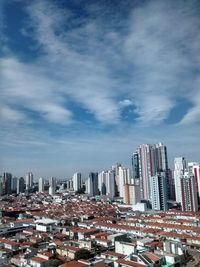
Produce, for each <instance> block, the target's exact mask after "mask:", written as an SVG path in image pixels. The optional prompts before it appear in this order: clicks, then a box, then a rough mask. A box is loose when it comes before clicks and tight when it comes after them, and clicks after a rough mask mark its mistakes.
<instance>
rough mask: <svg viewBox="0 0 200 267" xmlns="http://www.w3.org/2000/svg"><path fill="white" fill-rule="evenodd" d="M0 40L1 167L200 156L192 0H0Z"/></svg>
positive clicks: (55, 172) (199, 30) (198, 24)
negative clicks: (156, 153) (147, 151)
mask: <svg viewBox="0 0 200 267" xmlns="http://www.w3.org/2000/svg"><path fill="white" fill-rule="evenodd" d="M0 38H1V48H0V172H1V173H2V172H5V171H6V172H11V173H13V175H16V176H24V175H25V174H26V173H27V172H28V171H32V172H33V174H34V176H35V177H40V176H43V177H50V176H55V177H57V178H62V179H63V178H70V177H71V176H72V175H73V173H75V172H77V171H80V172H83V173H84V175H85V176H87V173H88V172H89V171H101V170H104V169H109V168H110V166H111V165H114V164H115V163H116V162H120V163H122V164H123V165H124V166H126V167H130V166H131V155H132V153H133V152H134V151H135V150H136V148H137V147H138V146H139V145H140V144H142V143H150V144H154V143H159V142H162V143H164V144H165V145H166V146H167V149H168V157H169V163H170V167H171V168H172V169H173V160H174V157H177V156H184V157H186V159H187V160H188V161H200V134H199V131H200V2H199V1H198V0H196V1H195V0H190V1H184V0H180V1H179V0H176V1H174V0H171V1H170V0H166V1H162V0H160V1H156V0H152V1H151V0H148V1H143V0H123V1H121V0H98V1H95V0H68V1H65V0H32V1H28V0H27V1H26V0H9V1H7V0H3V1H1V4H0Z"/></svg>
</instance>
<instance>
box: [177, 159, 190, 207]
mask: <svg viewBox="0 0 200 267" xmlns="http://www.w3.org/2000/svg"><path fill="white" fill-rule="evenodd" d="M186 167H187V166H186V160H185V158H183V157H177V158H175V159H174V183H175V195H176V202H178V203H181V177H182V176H183V175H184V172H185V170H186Z"/></svg>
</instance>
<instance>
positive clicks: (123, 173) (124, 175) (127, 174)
mask: <svg viewBox="0 0 200 267" xmlns="http://www.w3.org/2000/svg"><path fill="white" fill-rule="evenodd" d="M131 178H132V176H131V170H130V169H129V168H125V167H122V166H120V167H119V196H120V197H124V185H125V184H131Z"/></svg>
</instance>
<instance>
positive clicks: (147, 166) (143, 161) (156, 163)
mask: <svg viewBox="0 0 200 267" xmlns="http://www.w3.org/2000/svg"><path fill="white" fill-rule="evenodd" d="M132 166H133V176H134V178H137V176H138V171H139V179H140V190H141V199H146V200H151V190H150V177H152V176H154V175H155V174H156V173H157V172H161V171H165V172H166V171H167V170H168V159H167V148H166V146H165V145H163V144H162V143H159V144H155V145H150V144H142V145H140V146H139V147H138V149H137V151H136V152H135V153H133V156H132ZM165 178H166V180H167V179H168V177H167V175H166V176H165Z"/></svg>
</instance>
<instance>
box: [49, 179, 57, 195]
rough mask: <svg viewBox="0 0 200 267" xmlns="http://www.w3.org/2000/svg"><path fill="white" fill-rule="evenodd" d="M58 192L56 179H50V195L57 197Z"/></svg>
mask: <svg viewBox="0 0 200 267" xmlns="http://www.w3.org/2000/svg"><path fill="white" fill-rule="evenodd" d="M55 192H56V178H54V177H50V178H49V195H55Z"/></svg>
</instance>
